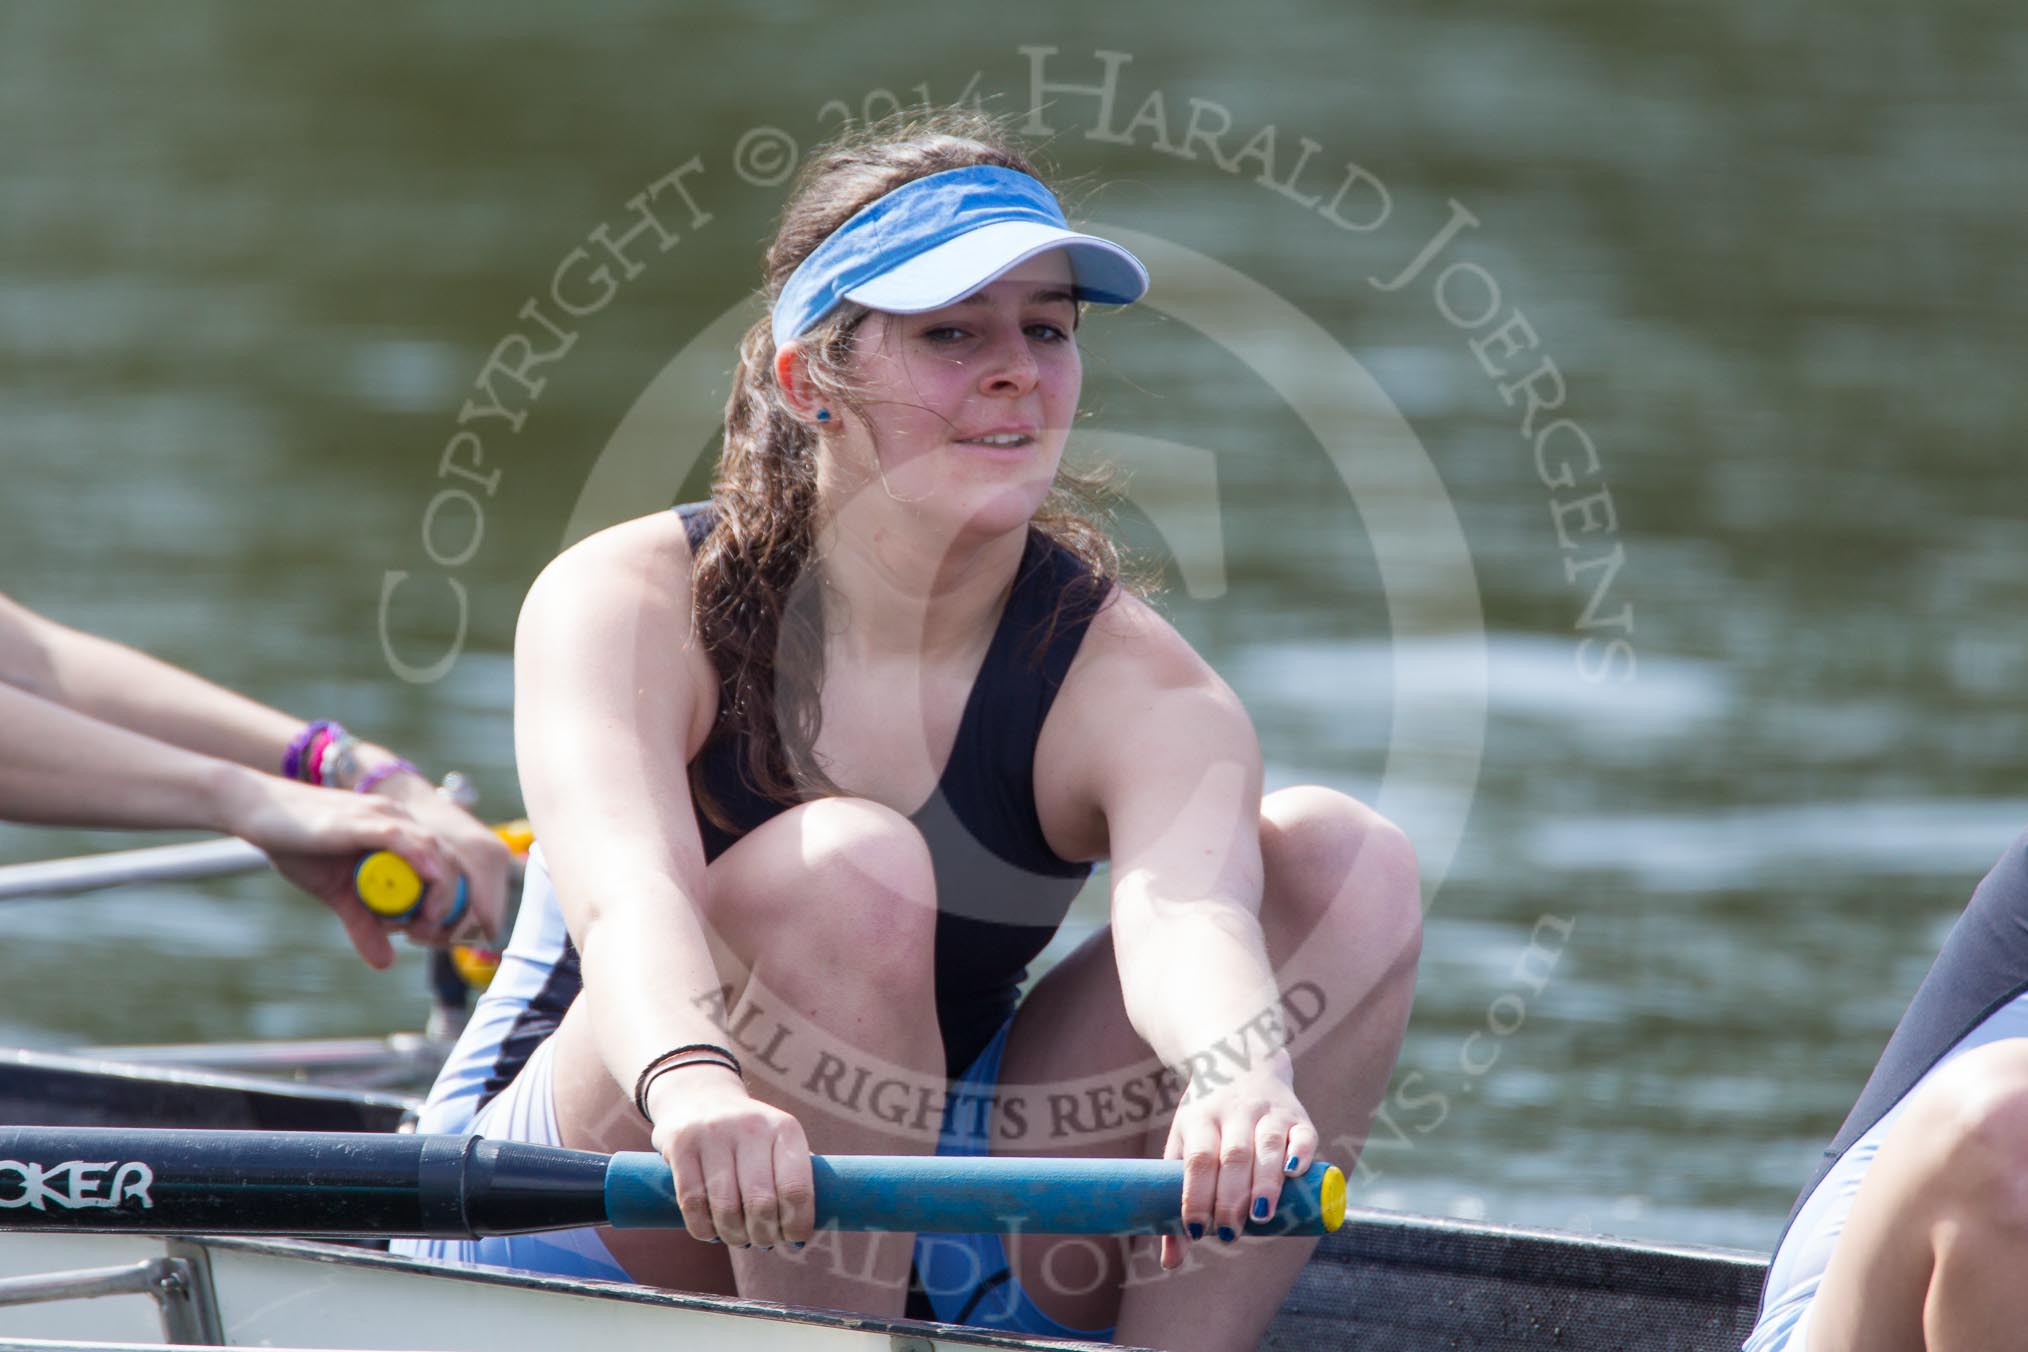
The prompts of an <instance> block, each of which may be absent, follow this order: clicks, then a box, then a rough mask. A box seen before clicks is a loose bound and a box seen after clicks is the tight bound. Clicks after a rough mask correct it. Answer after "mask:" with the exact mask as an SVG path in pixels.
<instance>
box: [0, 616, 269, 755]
mask: <svg viewBox="0 0 2028 1352" xmlns="http://www.w3.org/2000/svg"><path fill="white" fill-rule="evenodd" d="M0 684H5V685H11V686H14V687H15V688H17V689H19V690H24V691H26V692H27V693H29V694H31V695H35V696H37V697H39V698H41V699H44V700H47V701H48V702H50V703H52V704H60V705H62V706H63V707H64V708H66V709H71V710H74V711H76V712H77V713H79V714H83V715H85V716H87V717H90V718H95V719H97V720H99V721H100V722H102V723H111V724H113V725H114V726H116V727H121V728H126V729H128V730H130V731H132V732H137V733H142V734H144V735H146V736H149V737H152V738H155V739H157V740H159V741H163V742H168V743H169V744H171V745H172V746H180V747H183V748H185V749H187V750H190V751H195V752H199V753H200V754H203V755H206V756H215V757H217V758H218V759H220V760H228V761H233V762H235V763H237V764H240V765H245V766H249V767H252V768H253V769H256V770H265V771H270V772H272V771H273V770H274V769H275V767H277V766H279V765H280V764H281V763H282V753H283V751H284V750H286V749H287V747H288V745H289V739H290V738H291V737H294V736H295V735H296V732H297V731H298V730H299V729H300V728H301V727H302V726H303V723H302V720H301V719H296V718H291V717H290V716H289V715H287V714H285V713H282V712H281V711H280V710H277V709H270V708H268V707H267V706H265V705H262V704H258V703H256V702H254V701H253V700H250V699H248V698H246V697H245V696H244V695H239V694H235V693H234V692H232V691H230V690H227V689H224V688H223V687H221V686H217V685H213V684H212V683H211V682H209V681H207V680H204V679H203V678H202V677H199V676H194V675H192V674H191V673H189V672H187V671H183V670H181V669H180V668H178V667H174V666H171V665H170V664H169V663H167V662H163V661H160V660H158V659H156V658H153V657H150V656H148V654H146V653H144V652H140V651H137V650H136V649H133V648H129V647H127V646H126V645H125V644H122V643H115V642H113V641H112V640H111V639H104V638H99V637H98V636H96V635H94V634H87V633H83V632H81V631H79V630H76V629H71V628H69V627H67V626H65V625H61V624H58V623H57V622H56V621H55V620H52V619H48V618H47V617H45V616H42V615H38V614H36V613H35V612H34V611H32V610H29V609H28V608H27V607H26V606H23V605H21V604H20V603H18V602H15V601H11V600H9V599H8V598H6V597H4V596H0Z"/></svg>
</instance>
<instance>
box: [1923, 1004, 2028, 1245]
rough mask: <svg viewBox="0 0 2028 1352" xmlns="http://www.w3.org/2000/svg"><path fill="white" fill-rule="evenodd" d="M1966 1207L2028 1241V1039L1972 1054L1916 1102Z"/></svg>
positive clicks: (1955, 1194)
mask: <svg viewBox="0 0 2028 1352" xmlns="http://www.w3.org/2000/svg"><path fill="white" fill-rule="evenodd" d="M1909 1112H1910V1115H1911V1117H1916V1118H1917V1119H1918V1120H1917V1121H1916V1122H1915V1123H1912V1124H1911V1128H1912V1130H1913V1131H1914V1132H1917V1133H1919V1134H1920V1135H1922V1136H1924V1137H1926V1138H1927V1139H1929V1140H1930V1141H1931V1142H1932V1143H1933V1146H1934V1149H1935V1154H1934V1156H1933V1158H1935V1159H1936V1160H1937V1168H1938V1171H1939V1173H1940V1175H1941V1177H1940V1178H1939V1179H1938V1182H1939V1183H1940V1184H1941V1186H1942V1188H1943V1189H1944V1191H1945V1193H1946V1194H1947V1195H1948V1196H1950V1197H1951V1198H1952V1200H1953V1202H1954V1204H1955V1205H1956V1206H1957V1207H1959V1208H1966V1209H1969V1211H1970V1212H1971V1213H1973V1214H1975V1215H1976V1216H1977V1217H1978V1218H1979V1219H1980V1220H1982V1221H1983V1222H1985V1223H1986V1224H1987V1225H1989V1226H1991V1227H1993V1228H1994V1229H1996V1230H1998V1231H1999V1232H2001V1233H2003V1234H2005V1235H2008V1236H2010V1237H2012V1238H2013V1239H2014V1240H2015V1241H2016V1242H2018V1243H2021V1244H2028V1038H2009V1039H2006V1040H2004V1041H2001V1042H1996V1043H1993V1044H1991V1045H1989V1046H1985V1047H1981V1048H1979V1049H1978V1050H1976V1051H1971V1052H1967V1053H1965V1055H1963V1056H1961V1057H1959V1058H1958V1059H1957V1060H1956V1061H1953V1062H1952V1063H1951V1064H1950V1065H1949V1066H1947V1067H1945V1068H1944V1069H1943V1070H1942V1071H1940V1072H1938V1074H1937V1075H1936V1077H1935V1078H1934V1079H1932V1080H1931V1081H1930V1083H1929V1084H1927V1085H1925V1086H1924V1087H1923V1090H1922V1093H1921V1094H1920V1095H1919V1096H1918V1097H1917V1100H1916V1101H1913V1102H1911V1103H1910V1104H1909Z"/></svg>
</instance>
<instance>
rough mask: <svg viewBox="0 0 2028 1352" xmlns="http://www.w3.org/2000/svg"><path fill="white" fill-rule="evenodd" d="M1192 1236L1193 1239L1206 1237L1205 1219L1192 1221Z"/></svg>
mask: <svg viewBox="0 0 2028 1352" xmlns="http://www.w3.org/2000/svg"><path fill="white" fill-rule="evenodd" d="M1190 1238H1192V1239H1202V1238H1204V1222H1203V1221H1192V1222H1190Z"/></svg>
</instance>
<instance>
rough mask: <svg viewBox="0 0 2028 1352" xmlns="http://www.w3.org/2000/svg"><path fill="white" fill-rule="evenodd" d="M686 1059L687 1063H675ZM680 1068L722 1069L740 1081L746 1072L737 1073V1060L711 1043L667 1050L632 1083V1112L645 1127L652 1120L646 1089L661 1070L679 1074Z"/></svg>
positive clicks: (724, 1048) (683, 1061)
mask: <svg viewBox="0 0 2028 1352" xmlns="http://www.w3.org/2000/svg"><path fill="white" fill-rule="evenodd" d="M679 1057H688V1058H690V1059H688V1060H679V1059H678V1058H679ZM684 1066H723V1067H725V1068H726V1069H727V1070H729V1071H731V1072H732V1073H733V1074H735V1075H737V1076H739V1077H740V1078H741V1079H745V1078H746V1072H745V1071H744V1070H742V1069H740V1065H739V1058H738V1057H737V1056H734V1055H733V1054H732V1052H731V1050H730V1049H729V1048H726V1047H721V1046H719V1045H718V1044H717V1043H715V1042H686V1043H684V1044H683V1045H682V1046H680V1047H671V1048H670V1049H669V1050H668V1051H666V1052H663V1053H662V1054H661V1055H660V1056H658V1057H656V1058H655V1059H654V1060H652V1061H650V1062H649V1063H648V1064H647V1065H645V1066H643V1067H641V1074H640V1077H639V1078H638V1079H636V1080H635V1081H634V1109H635V1111H637V1112H639V1113H640V1114H641V1120H642V1121H644V1122H646V1123H647V1124H648V1125H649V1126H653V1125H654V1124H655V1119H654V1118H652V1117H649V1116H648V1089H649V1086H651V1085H653V1084H654V1083H655V1079H656V1077H657V1076H659V1075H660V1074H661V1073H662V1072H663V1071H665V1070H680V1069H682V1068H683V1067H684Z"/></svg>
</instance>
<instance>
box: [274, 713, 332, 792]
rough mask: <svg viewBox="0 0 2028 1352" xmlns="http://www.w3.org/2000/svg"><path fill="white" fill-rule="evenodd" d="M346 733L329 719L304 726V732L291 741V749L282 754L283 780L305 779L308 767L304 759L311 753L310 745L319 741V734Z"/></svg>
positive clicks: (321, 719) (322, 719)
mask: <svg viewBox="0 0 2028 1352" xmlns="http://www.w3.org/2000/svg"><path fill="white" fill-rule="evenodd" d="M344 732H345V730H344V729H343V728H341V727H339V726H338V725H337V724H336V723H333V722H332V721H331V720H330V719H328V718H320V719H318V720H317V721H316V722H314V723H306V724H304V725H303V730H302V731H301V732H299V733H297V734H296V735H295V736H294V737H291V738H290V739H289V749H288V750H287V751H286V752H284V753H283V754H282V778H284V779H303V778H304V775H303V771H304V770H305V769H306V768H308V767H307V766H306V765H305V763H304V760H303V757H304V755H305V753H307V752H308V751H309V749H310V743H312V742H314V741H316V740H317V736H318V734H320V733H335V734H337V735H339V736H343V735H344Z"/></svg>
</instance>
